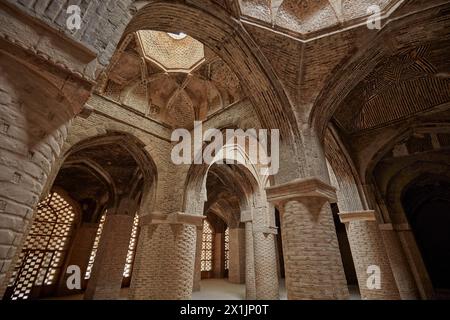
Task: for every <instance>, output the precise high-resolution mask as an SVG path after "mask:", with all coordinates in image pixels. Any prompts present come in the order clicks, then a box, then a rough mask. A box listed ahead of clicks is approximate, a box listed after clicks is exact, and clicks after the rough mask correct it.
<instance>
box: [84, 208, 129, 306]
mask: <svg viewBox="0 0 450 320" xmlns="http://www.w3.org/2000/svg"><path fill="white" fill-rule="evenodd" d="M132 228H133V216H132V215H120V214H109V215H107V216H106V219H105V224H104V226H103V231H102V235H101V237H100V242H99V246H98V249H97V254H96V256H95V261H94V266H93V269H92V273H91V278H90V279H89V283H88V286H87V289H86V292H85V295H84V298H85V299H118V298H119V297H120V289H121V287H122V280H123V270H124V267H125V262H126V257H127V252H128V245H129V242H130V236H131V229H132Z"/></svg>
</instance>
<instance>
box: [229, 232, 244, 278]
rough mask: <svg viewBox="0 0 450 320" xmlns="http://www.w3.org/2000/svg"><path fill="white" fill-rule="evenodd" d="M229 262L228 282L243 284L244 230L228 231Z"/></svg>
mask: <svg viewBox="0 0 450 320" xmlns="http://www.w3.org/2000/svg"><path fill="white" fill-rule="evenodd" d="M229 232H230V260H229V270H228V281H230V282H231V283H245V229H244V228H231V229H230V231H229Z"/></svg>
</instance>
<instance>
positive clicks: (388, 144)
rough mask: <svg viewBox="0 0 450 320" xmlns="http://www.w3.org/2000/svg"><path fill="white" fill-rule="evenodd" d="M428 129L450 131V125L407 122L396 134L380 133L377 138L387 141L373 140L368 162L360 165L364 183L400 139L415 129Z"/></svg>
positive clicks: (409, 134)
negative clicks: (411, 123) (386, 135)
mask: <svg viewBox="0 0 450 320" xmlns="http://www.w3.org/2000/svg"><path fill="white" fill-rule="evenodd" d="M427 129H429V130H430V132H437V130H438V131H439V132H450V125H447V124H439V126H437V125H436V123H422V124H421V125H419V126H414V127H411V126H410V125H409V124H407V126H406V127H401V128H399V129H398V130H397V132H396V134H395V135H390V136H388V137H385V136H383V135H380V136H379V137H377V139H383V140H385V143H383V144H380V143H379V140H376V141H374V142H373V145H374V146H375V147H374V148H371V150H372V151H371V153H370V154H369V156H368V157H366V158H367V159H366V162H364V163H361V164H360V166H359V173H360V176H361V180H362V183H364V182H367V181H370V180H371V176H372V173H373V171H374V170H375V167H376V165H377V164H378V162H379V161H380V160H381V159H382V158H383V157H384V156H385V155H386V154H387V153H388V152H389V151H390V150H391V149H392V148H393V147H394V146H395V145H396V144H397V143H399V142H400V141H402V140H404V139H405V138H407V137H409V136H411V134H413V133H414V131H415V130H421V131H423V132H427Z"/></svg>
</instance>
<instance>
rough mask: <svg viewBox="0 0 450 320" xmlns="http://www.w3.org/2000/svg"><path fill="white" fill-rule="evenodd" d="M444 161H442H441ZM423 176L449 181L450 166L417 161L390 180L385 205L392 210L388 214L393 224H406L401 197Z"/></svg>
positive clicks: (442, 163)
mask: <svg viewBox="0 0 450 320" xmlns="http://www.w3.org/2000/svg"><path fill="white" fill-rule="evenodd" d="M445 160H446V159H443V161H445ZM424 174H433V175H438V176H442V177H444V178H446V179H450V165H449V164H446V163H445V162H424V161H419V162H415V163H414V164H412V165H410V166H408V167H407V168H405V169H403V170H400V171H399V172H398V173H397V174H396V175H394V176H393V177H392V178H391V179H390V181H389V184H388V187H387V191H386V204H387V205H388V206H389V208H391V209H392V210H389V213H390V218H391V220H392V221H393V222H394V223H406V222H407V221H408V219H407V217H406V213H405V211H404V209H403V206H402V201H401V196H402V194H403V191H404V190H405V189H406V188H407V187H408V186H409V185H411V183H414V181H416V179H417V178H418V177H420V176H422V175H424Z"/></svg>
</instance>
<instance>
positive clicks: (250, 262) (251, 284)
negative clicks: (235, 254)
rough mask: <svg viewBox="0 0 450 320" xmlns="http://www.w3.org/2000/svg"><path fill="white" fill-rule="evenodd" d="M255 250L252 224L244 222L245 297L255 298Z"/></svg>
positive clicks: (248, 298)
mask: <svg viewBox="0 0 450 320" xmlns="http://www.w3.org/2000/svg"><path fill="white" fill-rule="evenodd" d="M254 258H255V251H254V248H253V224H252V222H251V221H247V222H245V299H247V300H255V299H256V280H255V260H254Z"/></svg>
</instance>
